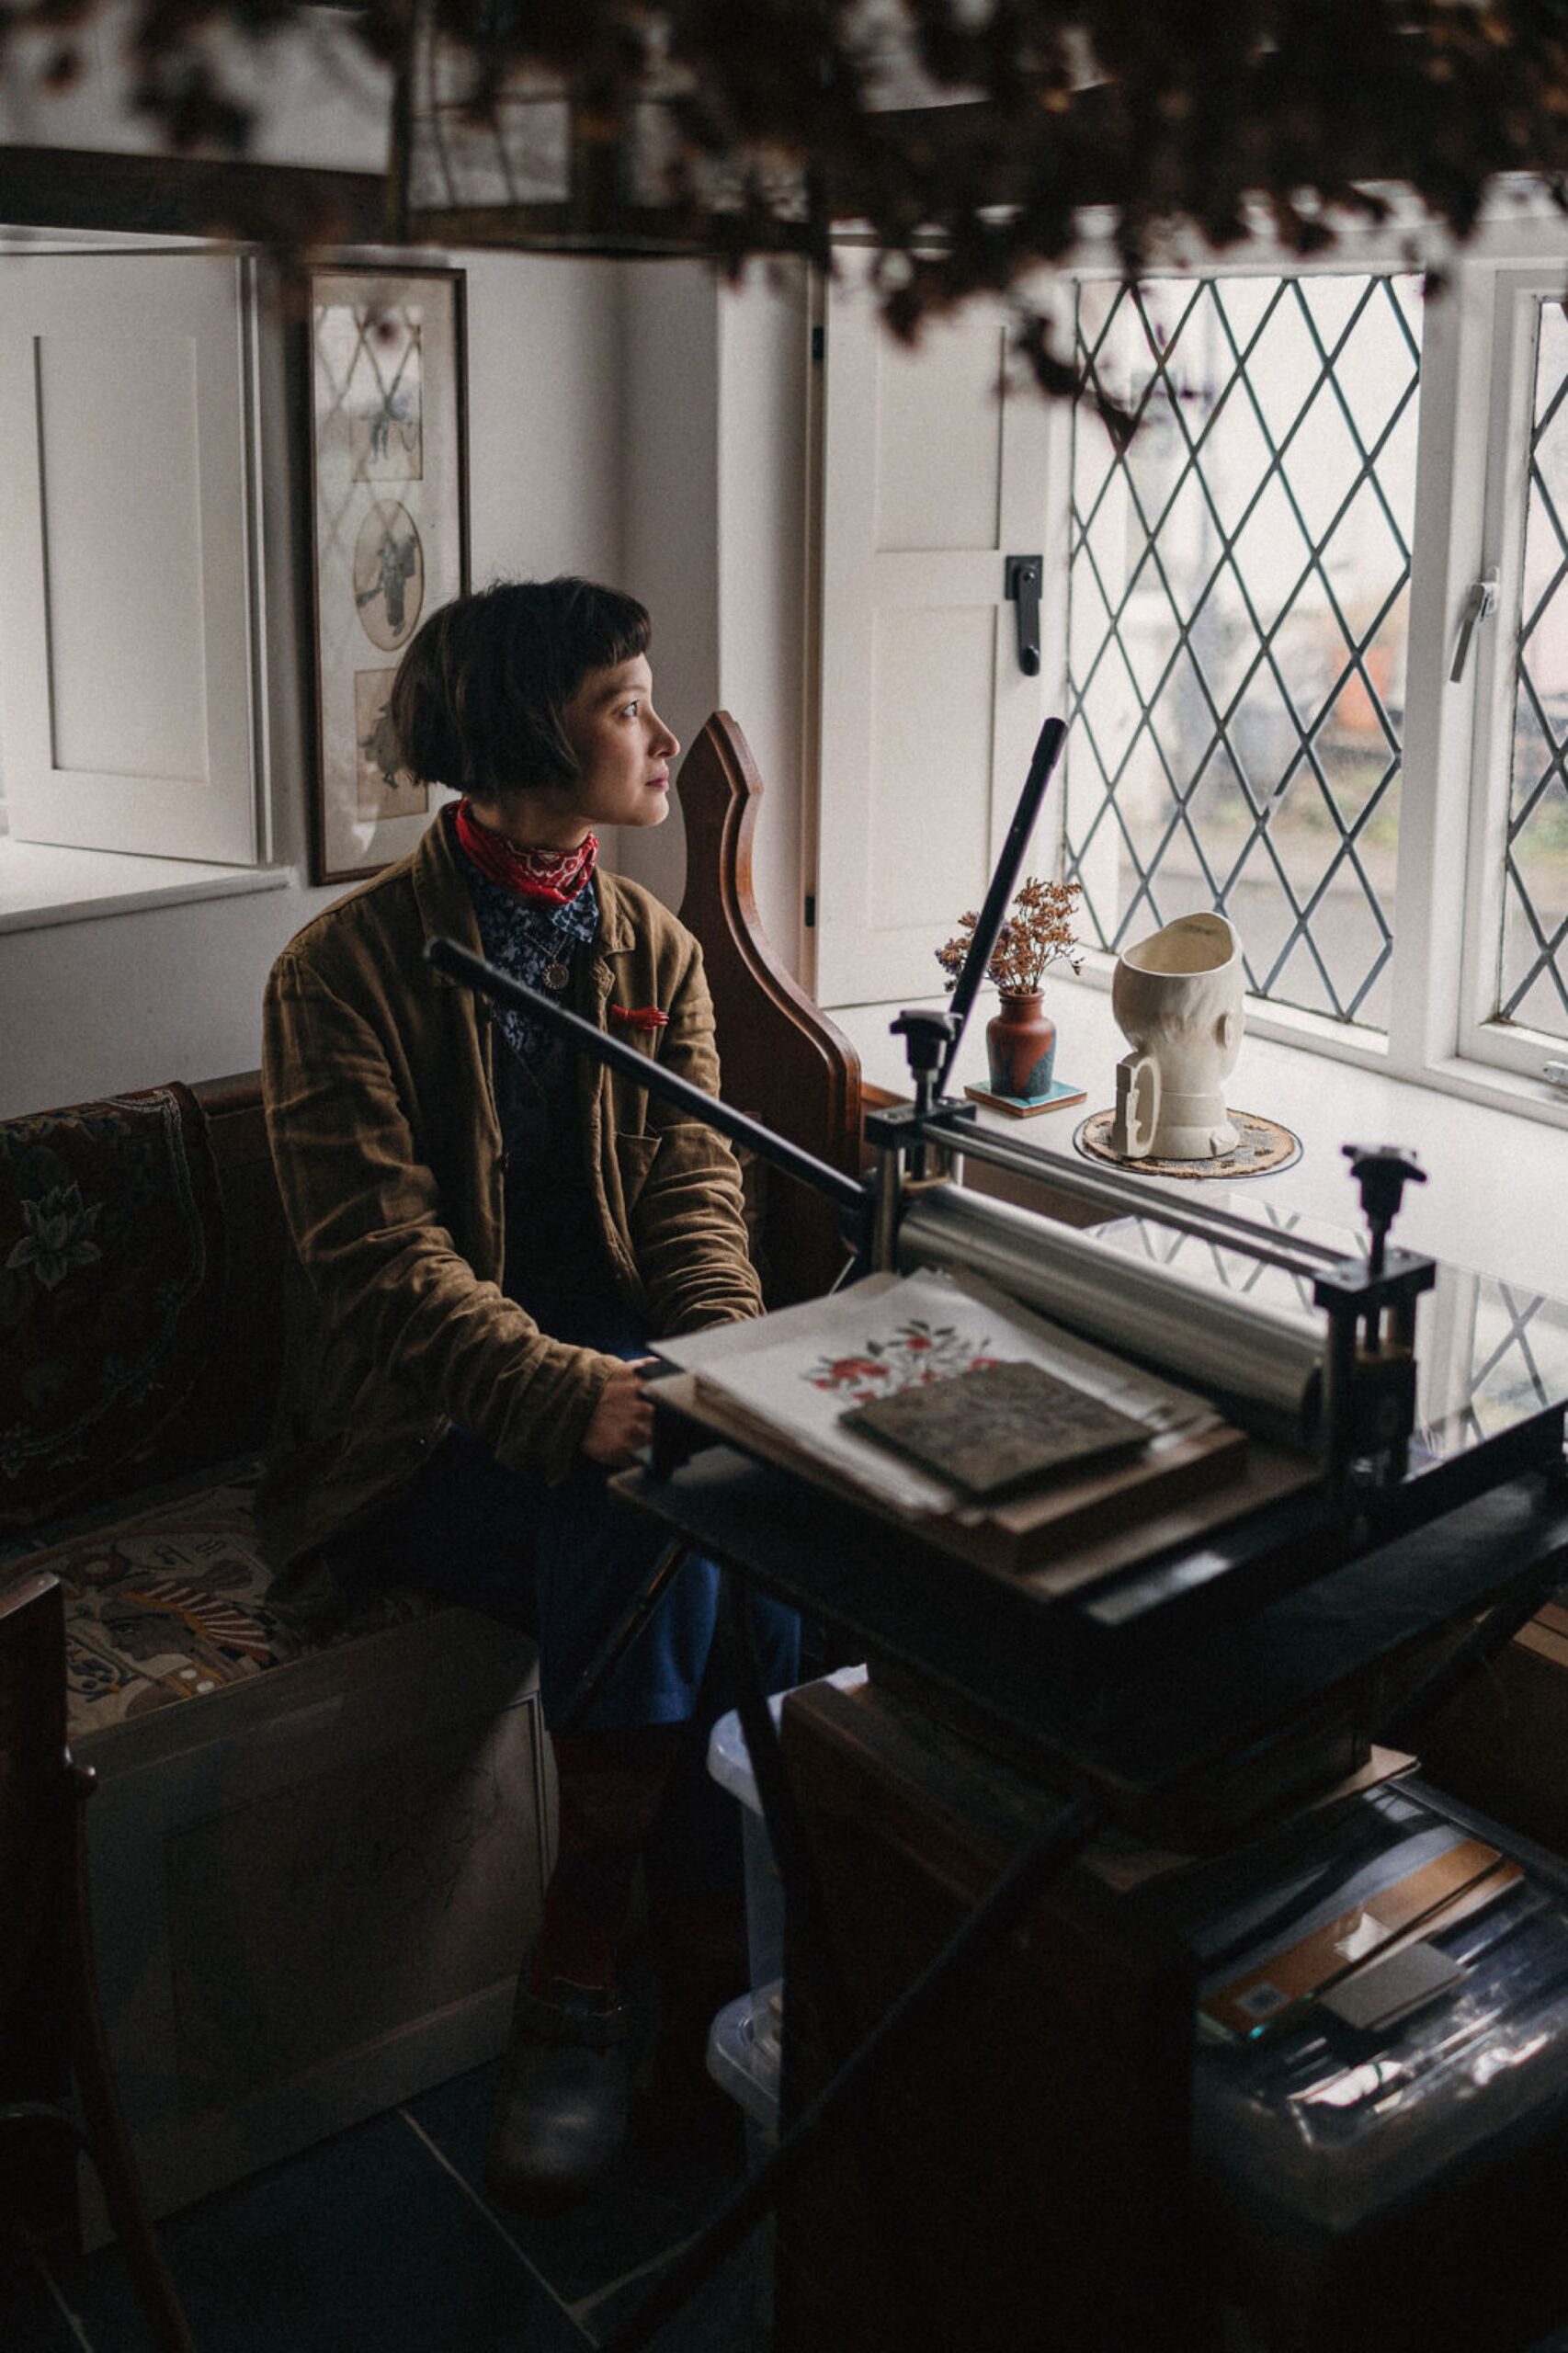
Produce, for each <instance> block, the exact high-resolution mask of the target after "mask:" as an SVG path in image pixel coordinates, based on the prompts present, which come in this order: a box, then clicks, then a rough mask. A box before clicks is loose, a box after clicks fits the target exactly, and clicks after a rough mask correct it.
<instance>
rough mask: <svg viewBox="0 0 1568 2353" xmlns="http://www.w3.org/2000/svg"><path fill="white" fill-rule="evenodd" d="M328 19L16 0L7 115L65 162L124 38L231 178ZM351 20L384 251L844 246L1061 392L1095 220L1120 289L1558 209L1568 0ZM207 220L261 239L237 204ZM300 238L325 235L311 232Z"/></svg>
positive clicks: (492, 1) (778, 2) (1093, 4)
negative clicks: (231, 165)
mask: <svg viewBox="0 0 1568 2353" xmlns="http://www.w3.org/2000/svg"><path fill="white" fill-rule="evenodd" d="M324 17H325V12H324V10H322V9H320V8H317V7H313V6H306V5H304V0H129V4H128V5H127V6H124V7H123V8H122V7H120V6H119V0H10V5H7V6H5V7H3V8H0V99H4V100H6V102H7V108H6V110H7V112H8V115H9V118H10V119H13V120H16V121H27V122H28V124H29V125H30V126H31V127H30V128H29V131H28V136H29V138H34V137H40V138H43V139H47V135H48V98H49V96H50V94H51V93H52V92H55V91H69V90H70V89H71V88H72V87H73V86H74V84H75V83H76V82H77V81H78V80H79V78H80V77H81V75H82V74H83V73H84V71H85V63H86V61H87V59H88V58H89V57H90V56H91V55H92V54H93V53H94V51H96V50H103V49H105V48H106V47H107V45H108V43H109V42H110V41H111V40H112V42H113V43H114V44H115V45H116V46H117V47H119V48H122V49H123V52H124V55H125V58H126V60H127V62H128V65H129V69H130V71H129V74H128V81H127V87H128V89H129V91H130V92H131V96H130V97H129V98H128V100H127V104H128V105H129V106H130V107H131V108H133V110H134V111H135V112H136V113H137V114H138V115H139V116H140V117H142V119H145V120H147V121H148V122H150V123H151V125H152V126H153V129H154V130H155V131H156V132H157V133H158V134H159V135H160V136H161V138H162V139H164V140H165V142H169V143H172V145H173V146H174V148H175V149H176V152H182V153H204V154H207V155H211V154H213V153H221V154H222V153H226V154H231V155H244V153H247V152H248V151H249V150H250V148H251V147H252V146H253V145H254V144H256V133H257V131H258V130H259V128H260V127H261V126H262V124H263V122H264V120H265V117H266V112H267V85H268V72H269V68H270V66H271V64H272V63H273V60H274V57H275V55H276V47H275V45H276V44H277V43H278V41H279V40H280V39H282V38H283V37H287V38H288V40H290V41H291V42H292V43H294V44H295V46H296V48H303V49H304V51H305V52H306V53H309V45H310V44H312V43H315V44H317V45H318V46H319V43H320V40H321V33H322V26H323V22H324ZM339 21H343V22H347V24H348V25H349V26H351V27H352V37H353V39H354V40H357V41H358V42H359V43H361V44H362V45H363V47H364V49H365V50H366V51H368V52H369V55H370V56H371V57H372V58H373V59H375V60H376V61H377V62H378V63H382V64H385V65H389V66H390V67H391V68H392V93H393V95H392V107H391V115H392V121H391V129H392V134H393V135H392V170H391V172H390V175H389V184H390V185H389V197H390V204H389V233H390V234H391V235H392V238H393V239H394V241H396V242H400V243H401V242H406V241H409V240H416V239H418V238H421V237H424V238H429V237H434V238H435V239H436V240H437V242H441V241H444V242H448V243H451V244H494V245H500V246H510V247H514V248H519V249H528V248H540V247H550V246H553V247H556V248H558V249H563V250H573V251H597V252H606V251H619V252H623V253H628V254H637V253H642V252H650V251H670V250H678V251H688V252H696V253H703V254H708V255H710V256H714V257H715V258H716V260H717V261H718V262H719V263H720V264H721V265H722V267H727V268H729V269H731V270H732V271H738V270H739V269H740V268H741V267H742V266H743V265H744V262H745V261H746V260H747V258H748V257H749V256H753V255H759V254H778V253H780V252H791V253H797V254H804V255H806V256H810V257H811V258H812V259H813V260H814V261H816V262H818V263H820V264H822V265H824V266H828V265H830V263H831V248H830V237H831V233H832V230H833V228H834V225H835V223H842V222H857V223H860V224H863V225H864V227H865V228H866V229H867V230H869V242H870V243H871V244H872V245H873V246H874V247H875V248H876V250H877V255H878V258H877V261H876V264H875V278H876V284H877V288H878V291H879V296H880V300H881V308H882V314H883V316H884V318H885V320H886V322H887V324H888V326H889V327H890V328H891V329H892V332H893V333H894V334H896V335H900V336H902V337H903V338H905V339H907V340H913V339H914V337H915V335H917V333H918V331H919V328H920V326H921V324H922V322H923V321H924V320H926V319H927V318H929V317H933V316H936V315H939V314H940V313H944V312H947V311H950V310H951V309H953V308H954V307H955V306H956V305H957V304H959V303H960V302H962V301H964V300H966V299H967V298H968V297H970V296H971V295H974V294H977V293H985V294H990V295H1004V296H1010V297H1011V298H1012V300H1013V301H1014V304H1015V310H1016V318H1017V348H1018V351H1019V353H1020V354H1021V356H1022V358H1023V360H1024V362H1025V363H1026V364H1027V365H1028V366H1029V367H1031V368H1032V369H1033V371H1034V373H1035V374H1036V376H1037V377H1038V379H1039V381H1040V382H1041V384H1043V385H1044V386H1045V387H1046V389H1047V390H1049V391H1054V392H1075V391H1076V390H1077V389H1078V381H1077V378H1076V376H1075V375H1074V370H1073V369H1072V368H1071V366H1070V365H1069V364H1068V363H1067V362H1066V361H1065V360H1064V359H1063V358H1062V357H1061V356H1060V354H1059V353H1058V351H1057V350H1056V349H1055V347H1054V346H1053V342H1052V335H1051V325H1050V323H1049V321H1048V319H1047V318H1045V317H1044V316H1042V315H1041V313H1040V311H1039V309H1038V308H1037V307H1035V305H1034V303H1033V302H1032V301H1031V300H1030V295H1029V290H1028V289H1029V279H1030V275H1031V273H1033V272H1035V271H1037V270H1038V268H1039V267H1040V265H1041V264H1042V263H1045V264H1049V263H1051V262H1054V261H1059V260H1060V259H1061V258H1062V256H1063V255H1065V254H1067V253H1068V252H1069V251H1070V250H1071V249H1072V248H1073V247H1074V244H1077V243H1078V241H1079V240H1080V239H1081V237H1082V236H1083V234H1084V232H1085V221H1086V220H1087V219H1088V218H1089V217H1090V209H1091V208H1092V209H1094V210H1093V222H1094V226H1095V228H1096V233H1100V234H1103V235H1104V236H1105V237H1106V238H1107V239H1108V242H1109V244H1110V245H1111V247H1112V249H1113V250H1114V252H1115V253H1116V255H1117V256H1119V261H1120V266H1121V267H1122V269H1123V271H1124V273H1125V274H1126V275H1127V276H1128V277H1129V278H1133V277H1136V276H1138V275H1139V274H1140V273H1143V272H1146V271H1147V269H1148V267H1150V265H1151V264H1152V263H1153V262H1154V261H1156V260H1157V259H1159V258H1160V257H1161V256H1162V255H1165V254H1168V252H1169V251H1170V240H1171V238H1172V237H1173V235H1177V234H1179V235H1184V236H1186V237H1187V238H1188V239H1189V240H1191V239H1196V240H1198V241H1199V243H1200V244H1201V245H1202V246H1205V247H1207V248H1208V249H1209V250H1210V252H1214V253H1222V252H1223V251H1224V250H1225V249H1226V248H1227V247H1230V246H1233V245H1235V244H1238V243H1239V242H1240V241H1242V240H1243V239H1244V237H1246V236H1247V235H1249V234H1250V233H1252V231H1253V230H1254V229H1255V228H1256V226H1257V225H1258V224H1259V222H1261V223H1262V225H1263V226H1264V227H1265V228H1266V230H1267V232H1268V233H1270V234H1271V235H1272V236H1274V237H1275V238H1276V239H1278V242H1279V243H1280V244H1282V245H1283V246H1284V247H1285V248H1286V249H1287V250H1288V251H1290V252H1291V253H1294V254H1297V255H1301V256H1309V255H1312V254H1315V253H1318V252H1320V251H1323V250H1325V249H1327V248H1330V247H1332V246H1333V245H1334V244H1335V242H1336V239H1337V237H1338V236H1339V234H1340V233H1341V231H1342V230H1343V229H1344V228H1345V227H1346V225H1347V224H1350V225H1359V224H1361V223H1364V222H1367V221H1368V220H1369V219H1370V220H1372V221H1377V222H1381V221H1387V220H1389V219H1390V218H1391V217H1392V213H1391V199H1393V200H1395V201H1397V202H1399V203H1401V204H1407V203H1409V201H1410V199H1414V203H1413V205H1412V206H1411V212H1412V215H1413V217H1414V219H1415V222H1416V223H1417V224H1418V225H1417V226H1416V228H1415V229H1414V230H1413V231H1412V232H1411V233H1410V235H1411V239H1412V245H1411V258H1412V260H1413V262H1415V263H1417V264H1420V263H1426V264H1427V265H1434V264H1436V265H1438V266H1440V264H1441V261H1442V259H1443V256H1444V253H1445V250H1446V249H1447V248H1448V246H1449V244H1450V243H1451V241H1453V240H1460V241H1462V240H1463V239H1464V238H1466V237H1467V236H1469V235H1470V234H1471V232H1472V231H1473V230H1474V228H1475V226H1476V223H1477V222H1478V220H1479V218H1480V216H1481V213H1482V210H1483V204H1484V203H1485V201H1486V199H1487V198H1488V196H1489V194H1490V193H1492V192H1493V191H1494V188H1495V187H1496V185H1497V183H1498V182H1499V180H1500V179H1502V178H1506V176H1507V175H1511V174H1519V173H1528V174H1530V175H1532V176H1534V177H1535V179H1536V181H1537V182H1538V183H1540V184H1544V185H1545V186H1546V188H1548V189H1549V190H1550V192H1551V196H1552V198H1553V199H1554V200H1555V201H1556V203H1557V204H1558V205H1559V207H1560V208H1561V209H1563V210H1568V188H1565V175H1568V7H1565V6H1564V5H1563V0H1463V4H1462V5H1460V4H1459V0H1194V5H1192V6H1186V7H1172V6H1169V5H1167V4H1166V0H366V5H365V6H361V7H359V8H358V9H355V10H353V11H352V12H351V13H347V14H346V17H344V18H342V19H340V20H339ZM296 63H297V60H296ZM66 143H69V142H66ZM333 176H334V175H333V174H331V173H330V172H326V173H322V174H319V175H317V176H316V178H317V180H318V182H319V184H320V188H321V203H322V208H323V218H325V217H326V214H327V209H328V208H329V206H330V203H331V200H332V199H331V191H330V184H331V182H332V179H333ZM0 185H3V176H0ZM222 200H223V202H224V204H225V205H226V206H227V207H228V208H229V210H228V212H227V214H226V216H225V219H224V222H223V225H224V226H225V227H226V228H227V229H229V230H230V231H231V232H233V231H235V230H238V231H241V232H242V233H243V232H244V229H245V226H246V224H245V222H244V221H243V220H241V219H238V218H236V217H235V215H234V210H233V208H234V206H235V205H236V204H238V205H239V206H240V208H241V209H242V210H243V207H244V200H245V199H244V193H243V191H241V192H240V193H239V194H236V193H235V190H234V189H233V187H230V188H227V189H225V191H224V195H223V199H222ZM0 201H3V196H0ZM274 233H277V231H276V227H274ZM283 233H285V234H288V235H291V236H293V237H294V238H295V240H296V241H303V242H307V243H308V241H309V238H310V234H311V224H310V222H309V221H308V219H306V218H304V217H303V216H302V215H301V216H300V217H298V218H296V219H295V220H294V221H293V222H291V223H290V227H289V229H288V230H286V231H285V232H283Z"/></svg>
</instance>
